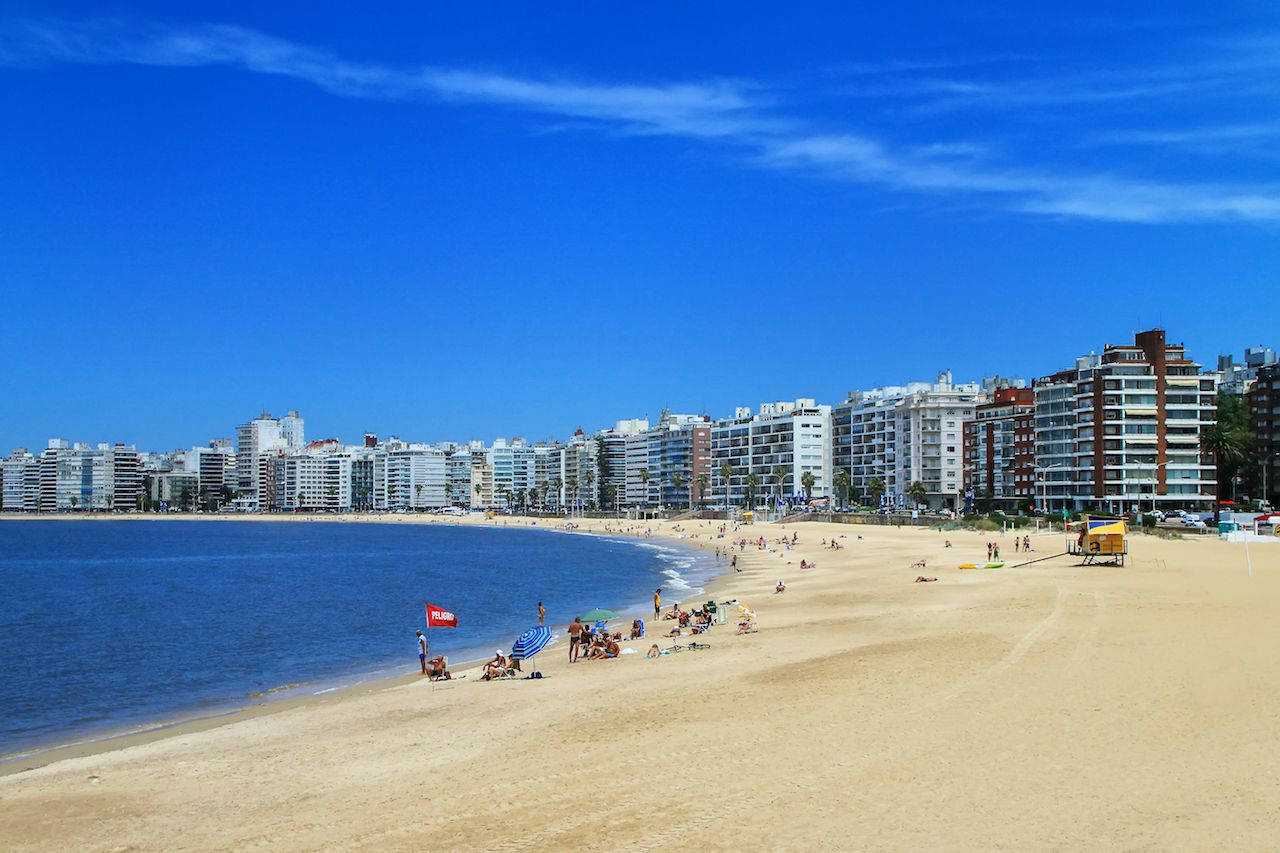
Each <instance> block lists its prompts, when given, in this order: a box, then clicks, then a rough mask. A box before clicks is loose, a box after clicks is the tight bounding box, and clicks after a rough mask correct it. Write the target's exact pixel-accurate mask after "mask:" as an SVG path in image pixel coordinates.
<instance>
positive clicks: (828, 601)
mask: <svg viewBox="0 0 1280 853" xmlns="http://www.w3.org/2000/svg"><path fill="white" fill-rule="evenodd" d="M389 519H391V520H393V521H395V522H397V523H420V522H423V521H426V519H424V518H422V517H417V516H391V517H389ZM326 520H332V519H326ZM470 523H485V522H483V521H480V520H474V521H471V522H470ZM489 523H492V522H489ZM509 523H519V522H517V521H511V522H509ZM614 524H615V525H616V524H617V522H614ZM645 525H646V526H652V527H653V528H654V530H655V532H656V533H658V534H659V535H664V536H668V537H673V538H679V539H681V541H683V542H685V543H687V544H691V545H695V546H698V547H713V546H714V545H717V544H718V545H724V544H725V542H726V540H715V539H713V538H712V536H713V534H714V531H715V528H716V523H713V522H697V521H693V522H683V523H682V524H679V525H676V524H672V523H669V522H668V523H657V522H654V523H651V524H650V523H645ZM603 526H604V522H601V521H585V522H583V523H582V529H583V530H584V531H591V530H600V529H602V528H603ZM677 526H679V527H681V528H682V530H676V529H675V528H676V527H677ZM793 533H796V534H798V535H799V543H798V545H797V546H796V547H795V548H794V549H792V550H785V549H783V548H782V547H781V546H780V545H778V544H777V540H778V539H779V538H780V537H782V536H783V535H786V536H791V535H792V534H793ZM738 535H746V536H749V537H753V538H754V537H757V536H764V537H765V539H766V540H767V541H768V542H769V543H770V546H769V550H766V551H760V550H757V549H756V548H754V547H749V548H747V549H746V550H744V551H741V552H738V553H739V554H740V556H739V564H740V567H741V568H742V569H743V571H741V572H739V573H729V574H726V575H725V576H723V577H722V578H721V579H720V580H718V581H716V583H715V585H714V587H713V589H712V591H713V592H714V594H715V596H716V597H717V598H721V599H723V598H736V599H739V600H741V601H743V602H745V603H747V604H749V605H750V606H751V607H753V608H754V609H755V610H756V612H757V614H758V617H759V631H758V632H757V633H753V634H749V635H746V636H737V635H735V634H734V629H733V626H732V625H723V626H718V627H716V628H715V629H714V630H713V631H712V632H711V633H710V635H709V636H708V637H706V638H705V639H706V641H707V642H708V643H709V644H710V645H711V648H710V649H707V650H705V651H697V652H692V651H685V652H682V653H680V654H675V655H670V656H666V657H662V658H659V659H657V660H648V659H645V658H644V656H643V651H644V650H645V649H647V648H648V645H649V643H650V642H653V641H656V642H658V643H659V644H660V645H662V646H664V647H665V646H669V645H670V644H671V643H672V642H673V641H672V640H666V639H661V640H653V639H652V638H651V639H650V640H648V641H643V642H634V643H629V644H627V645H630V646H633V647H635V648H636V649H637V652H638V653H637V654H634V655H627V656H623V657H621V658H620V659H618V660H615V661H598V662H585V663H577V664H573V665H569V664H568V663H567V661H566V653H567V649H566V646H565V644H564V643H561V644H559V645H557V646H555V647H553V648H552V650H550V651H549V652H548V653H545V654H544V655H543V656H542V657H540V658H539V663H540V664H541V668H542V670H543V672H544V673H545V674H546V676H547V677H546V678H544V679H543V680H541V681H509V682H500V683H491V684H490V683H477V679H476V676H477V673H475V672H472V673H470V674H469V677H468V678H466V679H464V680H455V681H453V682H449V683H437V684H429V683H427V682H426V681H425V680H423V679H421V678H418V677H416V676H413V677H408V678H405V679H396V680H393V681H390V682H386V683H382V684H379V685H376V686H374V687H372V688H364V689H360V690H354V691H349V692H346V693H344V694H342V695H338V696H332V697H322V698H320V699H314V700H310V701H304V702H297V703H293V704H283V703H282V704H281V705H280V706H279V707H275V708H272V709H271V710H270V712H269V713H256V714H255V713H245V714H242V715H239V716H236V717H233V718H230V719H226V720H222V721H218V723H217V724H214V723H212V722H210V723H207V724H205V725H201V726H196V727H191V728H183V729H178V730H172V731H168V732H165V733H163V735H157V736H153V737H151V738H149V739H146V740H144V741H141V742H134V743H130V744H129V745H127V746H125V747H124V748H118V747H119V746H120V745H119V744H114V745H113V748H108V749H105V751H99V752H95V753H93V754H89V755H83V756H79V757H69V758H64V759H62V760H58V761H54V762H53V763H51V764H48V765H47V766H43V767H37V768H35V769H31V770H27V771H23V772H15V773H11V774H10V775H7V776H4V777H0V847H3V848H4V849H17V850H26V849H33V850H37V849H38V850H45V849H48V850H68V849H79V850H167V849H175V848H181V849H194V850H225V849H248V848H268V849H290V850H293V849H317V850H318V849H326V850H328V849H405V850H408V849H417V850H422V849H426V850H480V849H484V850H537V849H546V848H549V847H552V846H555V847H559V846H565V845H572V846H574V847H579V848H591V849H604V850H653V849H661V848H665V847H668V846H670V845H677V844H679V845H685V844H687V845H691V846H697V847H699V848H702V849H716V850H718V849H729V848H736V849H801V848H807V847H812V846H813V845H815V844H821V845H824V846H826V847H833V848H836V849H919V848H927V849H963V848H979V847H980V848H1021V849H1025V848H1037V849H1043V848H1106V849H1114V848H1125V849H1135V848H1137V849H1171V848H1178V849H1205V850H1208V849H1224V848H1227V849H1266V848H1272V847H1274V844H1275V837H1276V832H1277V825H1278V823H1280V773H1278V772H1277V771H1276V769H1275V768H1276V767H1280V739H1278V738H1277V737H1276V735H1275V730H1276V724H1277V721H1278V719H1277V718H1278V717H1280V711H1278V710H1277V699H1280V687H1278V686H1277V685H1280V658H1278V656H1277V655H1276V653H1275V649H1276V648H1277V647H1280V645H1278V643H1277V641H1278V640H1280V623H1278V621H1277V620H1276V618H1275V614H1276V612H1277V605H1280V546H1269V547H1268V546H1258V547H1255V548H1254V549H1253V575H1252V577H1250V576H1248V575H1247V574H1246V569H1245V560H1244V553H1243V549H1242V547H1241V546H1240V545H1231V544H1227V543H1223V542H1220V541H1218V540H1217V539H1216V538H1210V537H1205V538H1194V539H1186V540H1161V539H1156V538H1151V537H1134V538H1133V540H1132V545H1131V559H1130V562H1129V565H1127V566H1126V567H1124V568H1080V567H1076V566H1074V565H1072V563H1071V561H1070V560H1068V559H1065V558H1064V559H1060V560H1054V561H1049V562H1043V563H1039V564H1037V565H1035V566H1028V567H1025V568H1020V569H1016V568H1006V569H1004V570H999V571H973V572H962V571H958V570H957V569H956V565H957V564H959V563H962V562H971V561H975V560H976V561H978V562H981V561H982V559H983V558H985V554H986V551H985V545H984V543H985V542H986V541H988V540H992V539H997V540H998V535H997V534H977V533H967V532H958V531H953V532H948V533H940V532H938V531H936V530H925V529H898V528H886V527H875V526H861V525H856V526H855V525H831V524H820V523H798V524H791V525H787V526H786V527H785V530H784V529H783V528H781V527H780V526H778V525H769V524H757V525H753V526H750V527H744V528H743V529H742V531H741V532H740V533H739V534H738ZM833 537H836V538H837V541H838V542H840V543H841V544H842V545H843V547H842V548H841V549H840V550H837V551H833V550H830V549H827V548H824V547H823V546H822V544H821V543H822V542H823V540H827V541H830V540H831V539H832V538H833ZM948 539H949V540H950V541H951V542H952V543H953V545H954V547H952V548H949V549H948V548H946V547H945V540H948ZM998 541H1000V542H1001V550H1002V551H1003V552H1004V557H1005V559H1006V561H1007V562H1008V563H1009V564H1010V565H1011V566H1012V565H1013V564H1014V563H1016V562H1018V559H1017V557H1016V556H1015V555H1014V554H1012V553H1011V552H1012V539H1011V538H1007V539H1003V540H998ZM1033 541H1034V544H1035V549H1036V554H1035V555H1034V556H1045V555H1048V554H1050V553H1056V552H1058V551H1061V550H1062V547H1061V546H1062V543H1063V537H1062V536H1061V535H1060V534H1058V535H1053V536H1050V535H1041V536H1036V537H1033ZM801 559H805V560H813V561H816V562H817V568H815V569H812V570H808V571H802V570H801V569H800V567H799V566H800V561H801ZM922 559H923V560H925V561H926V562H927V568H926V569H918V568H913V567H912V564H913V563H915V562H916V561H918V560H922ZM917 575H925V576H928V577H937V578H938V581H937V582H936V583H913V579H914V578H915V577H916V576H917ZM779 580H784V581H785V582H786V584H787V591H786V593H785V594H782V595H776V594H774V592H773V590H774V585H775V584H776V583H777V582H778V581H779ZM669 624H670V623H657V625H654V624H652V623H651V625H650V628H651V632H652V629H653V628H654V627H664V626H665V625H669ZM557 627H563V626H557ZM681 642H683V641H681ZM416 665H417V662H416V661H409V660H406V672H409V671H411V670H412V669H413V668H416Z"/></svg>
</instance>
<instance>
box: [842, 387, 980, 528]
mask: <svg viewBox="0 0 1280 853" xmlns="http://www.w3.org/2000/svg"><path fill="white" fill-rule="evenodd" d="M985 399H986V398H985V395H984V394H983V392H982V389H981V386H979V385H978V384H977V383H973V382H970V383H955V382H953V381H952V377H951V373H950V371H947V372H944V373H941V374H939V375H938V379H937V381H935V382H932V383H928V382H912V383H910V384H908V385H905V386H886V387H883V388H876V389H873V390H871V391H854V392H851V393H850V394H849V397H848V399H847V400H845V401H844V402H843V403H841V404H840V405H838V406H836V407H835V411H834V413H833V415H832V419H833V423H834V427H833V431H834V433H835V449H834V451H833V457H834V462H833V464H834V466H835V468H836V469H837V470H844V471H847V472H848V473H849V478H850V493H851V495H852V496H854V497H858V496H861V497H862V499H863V500H869V495H870V493H871V483H872V481H873V480H876V479H879V480H881V481H883V482H884V484H885V493H884V494H883V495H882V496H881V499H880V502H881V504H882V505H884V506H894V507H897V506H906V505H907V504H908V503H909V500H908V498H907V497H906V494H907V489H909V488H910V487H911V484H912V483H915V482H920V483H921V484H923V485H924V488H925V492H926V498H925V501H926V502H927V503H928V505H929V506H930V507H933V508H944V507H945V508H953V509H960V508H962V507H963V505H964V424H965V422H966V421H969V420H972V419H973V417H974V408H975V407H976V406H977V405H978V404H979V403H981V402H984V401H985Z"/></svg>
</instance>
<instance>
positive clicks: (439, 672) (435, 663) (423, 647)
mask: <svg viewBox="0 0 1280 853" xmlns="http://www.w3.org/2000/svg"><path fill="white" fill-rule="evenodd" d="M430 653H431V650H430V649H429V648H428V647H427V638H426V637H424V636H422V632H421V631H419V632H418V663H420V664H422V674H423V675H425V676H427V678H428V679H430V680H431V681H449V680H451V679H452V678H453V673H451V672H449V659H448V658H446V657H445V656H444V655H436V656H435V657H433V658H431V659H430V660H427V655H428V654H430Z"/></svg>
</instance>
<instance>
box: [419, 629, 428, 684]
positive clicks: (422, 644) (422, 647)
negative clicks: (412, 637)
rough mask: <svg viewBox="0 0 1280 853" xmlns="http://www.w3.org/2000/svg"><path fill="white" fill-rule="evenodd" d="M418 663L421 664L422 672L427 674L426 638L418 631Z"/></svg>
mask: <svg viewBox="0 0 1280 853" xmlns="http://www.w3.org/2000/svg"><path fill="white" fill-rule="evenodd" d="M418 663H420V664H422V674H423V675H426V674H427V638H426V637H424V636H422V632H421V631H419V632H418Z"/></svg>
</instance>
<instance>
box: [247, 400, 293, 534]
mask: <svg viewBox="0 0 1280 853" xmlns="http://www.w3.org/2000/svg"><path fill="white" fill-rule="evenodd" d="M291 437H292V436H291ZM288 446H289V439H288V438H286V436H285V435H284V431H283V429H282V427H281V423H280V421H279V420H277V419H276V418H273V417H271V415H270V413H268V412H263V413H262V414H261V415H259V416H258V417H256V418H254V419H253V420H251V421H248V422H246V423H243V424H241V425H240V426H238V427H236V488H237V489H238V491H239V493H240V494H239V496H238V497H237V499H236V505H237V506H238V507H239V508H241V509H243V510H248V511H254V510H258V509H266V508H267V507H269V506H271V500H270V496H269V495H268V494H267V492H268V489H267V488H265V486H266V483H265V481H264V480H263V472H264V469H265V467H266V464H267V459H266V456H267V454H272V455H275V454H276V453H277V451H280V450H284V449H285V448H286V447H288Z"/></svg>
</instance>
